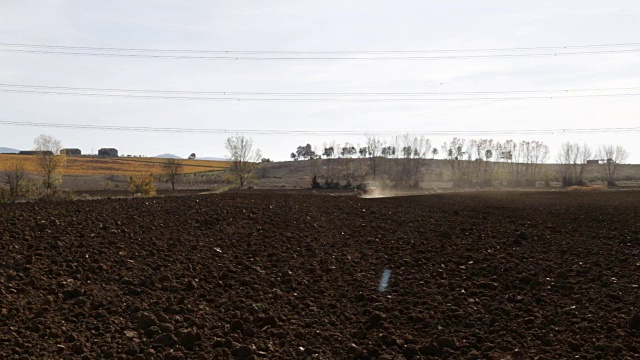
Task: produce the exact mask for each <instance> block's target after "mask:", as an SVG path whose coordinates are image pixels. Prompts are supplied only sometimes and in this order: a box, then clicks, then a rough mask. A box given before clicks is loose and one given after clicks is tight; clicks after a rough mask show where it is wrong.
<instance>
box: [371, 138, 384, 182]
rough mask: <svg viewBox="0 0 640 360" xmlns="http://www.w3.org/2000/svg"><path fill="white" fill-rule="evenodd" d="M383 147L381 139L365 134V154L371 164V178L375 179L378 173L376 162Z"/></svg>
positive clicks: (378, 161)
mask: <svg viewBox="0 0 640 360" xmlns="http://www.w3.org/2000/svg"><path fill="white" fill-rule="evenodd" d="M383 148H384V142H383V141H382V140H381V139H379V138H376V137H375V136H371V135H367V155H369V164H370V165H371V174H372V175H373V180H375V179H376V175H377V173H378V164H379V163H380V156H381V155H382V154H381V152H382V149H383Z"/></svg>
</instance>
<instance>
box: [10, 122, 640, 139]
mask: <svg viewBox="0 0 640 360" xmlns="http://www.w3.org/2000/svg"><path fill="white" fill-rule="evenodd" d="M0 125H4V126H26V127H45V128H59V129H74V130H97V131H133V132H148V133H152V132H156V133H188V134H200V135H211V134H251V135H316V136H325V135H326V136H335V135H400V134H416V135H422V134H428V135H433V136H463V135H467V136H470V135H479V136H490V135H533V134H536V135H553V134H602V133H628V132H638V131H640V127H618V128H577V129H576V128H574V129H571V128H565V129H562V128H557V129H520V130H433V131H389V130H382V131H359V130H282V129H280V130H278V129H211V128H173V127H170V128H167V127H148V126H119V125H91V124H69V123H47V122H27V121H10V120H0Z"/></svg>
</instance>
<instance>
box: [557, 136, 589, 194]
mask: <svg viewBox="0 0 640 360" xmlns="http://www.w3.org/2000/svg"><path fill="white" fill-rule="evenodd" d="M591 157H592V152H591V149H590V148H589V146H588V145H586V144H585V145H583V146H580V144H572V143H570V142H566V143H563V144H562V146H561V147H560V152H559V153H558V157H557V161H558V164H559V165H560V174H561V175H562V185H563V186H570V185H580V186H581V185H584V179H583V176H584V169H585V166H586V164H587V161H588V160H589V159H591Z"/></svg>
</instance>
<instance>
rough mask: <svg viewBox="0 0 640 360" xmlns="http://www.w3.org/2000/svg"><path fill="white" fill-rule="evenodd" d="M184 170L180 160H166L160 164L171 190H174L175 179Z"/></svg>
mask: <svg viewBox="0 0 640 360" xmlns="http://www.w3.org/2000/svg"><path fill="white" fill-rule="evenodd" d="M183 170H184V163H183V162H182V161H181V160H180V159H166V160H165V161H164V163H163V164H162V172H163V173H164V174H165V175H167V178H168V179H169V181H170V182H171V190H175V189H176V179H177V178H178V175H180V174H181V173H182V171H183Z"/></svg>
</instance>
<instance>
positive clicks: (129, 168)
mask: <svg viewBox="0 0 640 360" xmlns="http://www.w3.org/2000/svg"><path fill="white" fill-rule="evenodd" d="M165 161H166V159H160V158H98V157H89V156H82V157H73V156H70V157H67V164H66V167H65V169H64V174H65V175H141V174H145V175H148V174H160V173H162V172H163V170H162V165H163V163H164V162H165ZM20 162H22V163H23V164H24V166H25V169H26V171H27V172H29V173H36V172H38V169H37V168H36V166H35V162H34V161H33V156H31V155H11V154H2V155H0V171H7V170H9V169H12V168H13V167H15V165H16V164H18V163H20ZM182 162H183V163H184V173H187V174H188V173H200V172H207V171H216V170H224V169H226V168H228V166H229V165H228V163H227V162H225V161H209V160H182Z"/></svg>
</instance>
